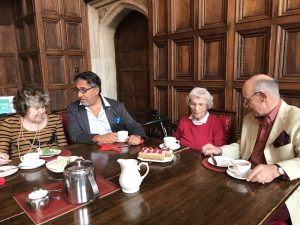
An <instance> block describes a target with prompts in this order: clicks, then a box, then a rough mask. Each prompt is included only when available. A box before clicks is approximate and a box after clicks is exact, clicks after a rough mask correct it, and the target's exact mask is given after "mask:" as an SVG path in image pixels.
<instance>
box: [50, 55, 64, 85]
mask: <svg viewBox="0 0 300 225" xmlns="http://www.w3.org/2000/svg"><path fill="white" fill-rule="evenodd" d="M65 70H66V68H65V58H64V56H62V55H47V75H48V76H47V78H48V82H49V84H50V85H51V84H66V78H65V74H66V71H65Z"/></svg>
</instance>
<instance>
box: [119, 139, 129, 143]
mask: <svg viewBox="0 0 300 225" xmlns="http://www.w3.org/2000/svg"><path fill="white" fill-rule="evenodd" d="M127 141H128V138H126V139H125V140H122V141H121V140H119V139H117V140H116V142H119V143H124V142H127Z"/></svg>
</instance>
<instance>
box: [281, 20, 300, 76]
mask: <svg viewBox="0 0 300 225" xmlns="http://www.w3.org/2000/svg"><path fill="white" fill-rule="evenodd" d="M279 31H280V32H279V37H278V40H280V44H279V47H278V51H277V54H278V55H277V57H278V62H279V63H278V64H276V66H275V68H276V72H277V76H278V79H280V80H290V81H296V80H297V81H299V80H300V64H299V57H300V24H287V25H284V26H280V27H279Z"/></svg>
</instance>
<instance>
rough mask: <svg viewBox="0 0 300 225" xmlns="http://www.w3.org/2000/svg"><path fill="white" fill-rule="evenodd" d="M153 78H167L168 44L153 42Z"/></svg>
mask: <svg viewBox="0 0 300 225" xmlns="http://www.w3.org/2000/svg"><path fill="white" fill-rule="evenodd" d="M153 60H154V79H157V80H167V79H168V44H167V43H166V42H158V43H155V44H154V58H153Z"/></svg>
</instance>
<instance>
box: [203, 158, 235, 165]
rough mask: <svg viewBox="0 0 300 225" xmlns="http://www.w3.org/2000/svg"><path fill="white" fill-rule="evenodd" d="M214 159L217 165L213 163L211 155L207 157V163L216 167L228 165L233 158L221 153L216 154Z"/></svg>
mask: <svg viewBox="0 0 300 225" xmlns="http://www.w3.org/2000/svg"><path fill="white" fill-rule="evenodd" d="M215 159H216V161H217V165H214V163H213V161H212V158H211V157H209V158H208V162H209V164H211V165H213V166H217V167H228V166H229V165H230V161H232V160H234V159H233V158H231V157H228V156H221V155H216V156H215Z"/></svg>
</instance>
